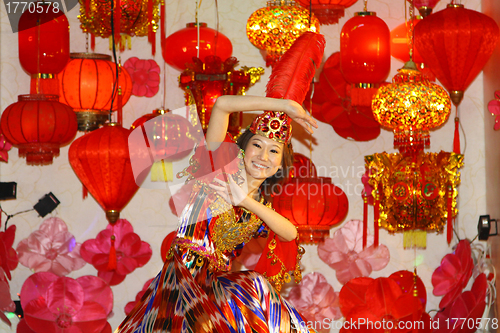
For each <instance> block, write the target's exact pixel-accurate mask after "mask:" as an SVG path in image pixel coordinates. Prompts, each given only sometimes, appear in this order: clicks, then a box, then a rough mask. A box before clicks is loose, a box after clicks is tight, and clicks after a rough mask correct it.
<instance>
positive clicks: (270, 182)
mask: <svg viewBox="0 0 500 333" xmlns="http://www.w3.org/2000/svg"><path fill="white" fill-rule="evenodd" d="M254 135H255V134H253V133H252V132H250V131H249V130H248V129H247V130H246V131H245V132H243V133H242V134H241V135H240V136H239V137H238V139H237V140H236V144H237V145H238V147H240V148H241V149H243V150H245V149H246V147H247V145H248V142H249V141H250V139H252V137H253V136H254ZM281 166H282V168H280V169H278V171H277V172H276V173H275V174H274V175H273V176H271V177H269V178H267V179H266V180H265V181H264V182H263V183H262V185H260V188H259V191H260V193H261V195H263V196H264V198H265V199H266V200H267V201H272V195H273V194H274V193H277V192H279V188H280V186H281V184H282V183H284V182H286V181H287V179H288V173H289V170H290V168H291V167H292V166H293V148H292V143H291V142H290V143H288V144H286V143H285V144H284V145H283V158H282V159H281Z"/></svg>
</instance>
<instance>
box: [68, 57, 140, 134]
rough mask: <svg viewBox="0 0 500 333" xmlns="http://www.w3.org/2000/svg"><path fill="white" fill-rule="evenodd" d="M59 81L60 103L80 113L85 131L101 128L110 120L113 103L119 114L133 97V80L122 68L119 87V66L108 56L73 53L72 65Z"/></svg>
mask: <svg viewBox="0 0 500 333" xmlns="http://www.w3.org/2000/svg"><path fill="white" fill-rule="evenodd" d="M58 78H59V95H60V101H61V102H62V103H64V104H67V105H69V106H71V107H72V108H73V110H74V111H75V112H76V114H77V118H78V129H79V130H81V131H92V130H95V129H96V128H98V127H99V125H102V124H103V123H104V122H105V121H106V120H108V118H109V113H110V109H111V101H113V106H112V110H113V111H116V110H118V109H119V108H120V107H121V106H123V105H125V104H126V103H127V102H128V100H129V98H130V95H131V94H132V79H131V78H130V75H129V74H128V72H127V71H126V70H124V69H123V68H121V67H120V69H119V76H118V84H117V85H116V86H115V85H114V83H115V80H116V65H115V63H113V62H112V61H111V57H110V56H108V55H105V54H97V53H71V60H70V62H69V63H68V65H67V66H66V68H65V69H64V70H63V71H62V72H61V74H59V75H58ZM113 88H114V89H115V90H113ZM120 104H121V105H120Z"/></svg>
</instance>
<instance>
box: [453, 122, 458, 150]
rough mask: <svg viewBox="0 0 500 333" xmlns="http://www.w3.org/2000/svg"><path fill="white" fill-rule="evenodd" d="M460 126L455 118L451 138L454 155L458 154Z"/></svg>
mask: <svg viewBox="0 0 500 333" xmlns="http://www.w3.org/2000/svg"><path fill="white" fill-rule="evenodd" d="M459 125H460V119H459V118H458V117H455V135H454V137H453V152H454V153H455V154H460V132H459V131H458V127H459Z"/></svg>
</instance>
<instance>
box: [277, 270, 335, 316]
mask: <svg viewBox="0 0 500 333" xmlns="http://www.w3.org/2000/svg"><path fill="white" fill-rule="evenodd" d="M338 295H339V293H338V292H335V291H334V290H333V287H332V286H331V285H330V284H329V283H328V281H327V280H326V278H325V277H324V276H323V275H322V274H321V273H317V272H313V273H309V274H307V275H306V276H304V278H303V279H302V282H300V284H298V285H297V286H294V287H293V288H292V289H291V290H290V293H289V294H288V297H287V299H288V301H290V303H292V304H293V305H294V306H295V307H296V308H297V310H298V311H299V312H300V313H301V314H302V315H303V316H304V317H305V319H306V321H311V322H318V323H324V322H325V320H337V319H339V318H341V317H342V313H341V312H340V308H339V298H338Z"/></svg>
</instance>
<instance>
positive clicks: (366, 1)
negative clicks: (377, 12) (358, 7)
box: [364, 0, 368, 12]
mask: <svg viewBox="0 0 500 333" xmlns="http://www.w3.org/2000/svg"><path fill="white" fill-rule="evenodd" d="M367 8H368V0H365V9H364V11H365V12H367V11H368V9H367Z"/></svg>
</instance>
